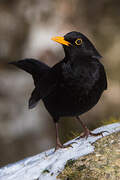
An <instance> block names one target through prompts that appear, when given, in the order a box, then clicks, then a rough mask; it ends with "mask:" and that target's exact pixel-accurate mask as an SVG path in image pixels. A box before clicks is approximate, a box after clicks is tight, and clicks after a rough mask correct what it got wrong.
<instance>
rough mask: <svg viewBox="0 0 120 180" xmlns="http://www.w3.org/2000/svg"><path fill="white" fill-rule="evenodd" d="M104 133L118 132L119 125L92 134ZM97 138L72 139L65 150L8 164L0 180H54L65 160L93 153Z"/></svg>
mask: <svg viewBox="0 0 120 180" xmlns="http://www.w3.org/2000/svg"><path fill="white" fill-rule="evenodd" d="M100 131H109V133H107V132H105V133H104V136H106V135H108V134H111V133H113V132H117V131H120V123H114V124H110V125H107V126H102V127H100V128H97V129H95V130H94V131H93V132H100ZM99 138H101V136H99V137H92V136H89V137H88V139H87V140H86V139H85V138H82V139H80V140H76V139H73V140H72V141H69V142H67V143H66V144H69V143H71V142H76V143H74V144H73V145H72V146H73V148H71V147H69V148H66V149H60V150H57V151H56V152H54V149H50V150H48V151H45V152H42V153H40V154H38V155H36V156H33V157H29V158H26V159H24V160H21V161H19V162H16V163H14V164H9V165H7V166H5V167H3V168H1V169H0V180H56V176H57V175H58V174H59V173H60V172H61V171H62V170H63V168H64V166H65V164H66V162H67V160H69V159H77V158H79V157H80V156H84V155H86V154H89V153H91V152H93V151H94V145H92V143H93V142H95V141H96V140H97V139H99Z"/></svg>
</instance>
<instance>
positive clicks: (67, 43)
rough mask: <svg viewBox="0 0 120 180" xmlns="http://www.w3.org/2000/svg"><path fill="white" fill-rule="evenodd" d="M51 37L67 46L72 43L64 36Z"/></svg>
mask: <svg viewBox="0 0 120 180" xmlns="http://www.w3.org/2000/svg"><path fill="white" fill-rule="evenodd" d="M51 39H52V40H53V41H56V42H58V43H60V44H63V45H66V46H69V45H70V44H71V43H70V42H68V41H66V40H65V39H64V37H61V36H56V37H52V38H51Z"/></svg>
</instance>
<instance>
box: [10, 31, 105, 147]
mask: <svg viewBox="0 0 120 180" xmlns="http://www.w3.org/2000/svg"><path fill="white" fill-rule="evenodd" d="M52 40H54V41H56V42H58V43H60V44H62V46H63V48H64V52H65V57H64V59H63V60H62V61H60V62H59V63H57V64H55V65H54V66H53V67H49V66H48V65H46V64H44V63H43V62H40V61H38V60H35V59H24V60H19V61H17V62H11V64H13V65H15V66H17V67H19V68H21V69H23V70H25V71H26V72H28V73H30V74H31V75H32V77H33V80H34V84H35V89H34V90H33V92H32V94H31V97H30V99H29V109H32V108H34V107H35V106H36V105H37V104H38V102H39V101H40V100H43V102H44V105H45V107H46V109H47V110H48V112H49V113H50V114H51V116H52V118H53V121H54V123H55V128H56V149H58V148H64V147H67V146H65V145H62V144H61V142H60V140H59V133H58V122H59V119H60V117H63V116H75V117H76V118H77V119H78V120H79V122H80V123H81V125H82V127H83V128H84V134H83V136H80V137H86V138H87V137H88V136H89V135H93V136H97V135H102V133H103V132H104V131H102V132H99V133H97V134H94V133H92V132H91V131H90V130H89V129H88V128H87V127H86V125H85V124H84V123H83V122H82V121H81V119H80V118H79V115H81V114H83V113H85V112H87V111H89V110H90V109H91V108H92V107H93V106H95V105H96V104H97V102H98V100H99V99H100V97H101V95H102V93H103V91H104V90H106V89H107V80H106V73H105V70H104V66H103V65H102V63H101V62H100V61H99V60H100V58H101V55H100V54H99V53H98V51H97V50H96V48H95V47H94V45H93V44H92V43H91V42H90V40H89V39H88V38H87V37H86V36H85V35H83V34H82V33H80V32H75V31H73V32H69V33H67V34H66V35H65V36H64V37H59V36H57V37H53V38H52Z"/></svg>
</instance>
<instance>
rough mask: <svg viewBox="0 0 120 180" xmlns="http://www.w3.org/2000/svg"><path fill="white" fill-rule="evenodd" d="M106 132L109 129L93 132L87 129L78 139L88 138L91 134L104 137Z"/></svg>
mask: <svg viewBox="0 0 120 180" xmlns="http://www.w3.org/2000/svg"><path fill="white" fill-rule="evenodd" d="M104 132H107V133H109V132H108V131H101V132H99V133H92V132H91V131H90V130H89V129H86V130H85V132H84V134H83V135H81V136H80V137H78V138H77V139H80V138H86V139H87V138H88V136H89V135H91V136H102V137H103V133H104Z"/></svg>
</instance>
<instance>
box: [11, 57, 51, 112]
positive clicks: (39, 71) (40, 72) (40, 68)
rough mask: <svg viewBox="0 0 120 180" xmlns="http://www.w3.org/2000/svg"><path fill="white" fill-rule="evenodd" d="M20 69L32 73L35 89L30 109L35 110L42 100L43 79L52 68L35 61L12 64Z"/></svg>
mask: <svg viewBox="0 0 120 180" xmlns="http://www.w3.org/2000/svg"><path fill="white" fill-rule="evenodd" d="M9 64H13V65H15V66H17V67H18V68H20V69H23V70H24V71H26V72H28V73H30V74H31V75H32V77H33V80H34V84H35V89H34V90H33V92H32V95H31V98H30V99H29V109H32V108H34V107H35V106H36V105H37V103H38V102H39V100H40V98H41V97H40V88H38V87H39V86H40V85H41V79H42V78H43V76H44V75H45V74H47V73H48V72H49V70H50V67H49V66H47V65H46V64H44V63H43V62H41V61H38V60H35V59H24V60H19V61H14V62H10V63H9Z"/></svg>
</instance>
